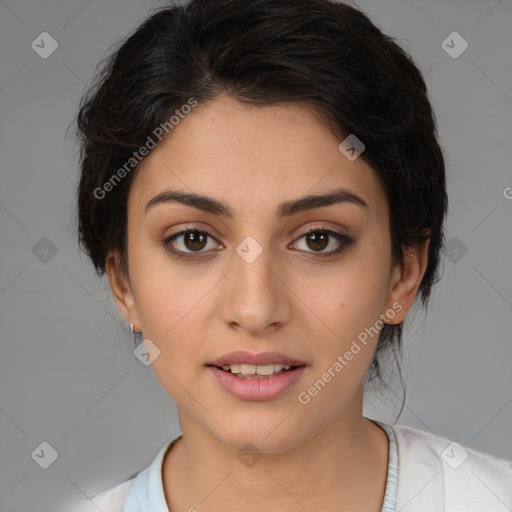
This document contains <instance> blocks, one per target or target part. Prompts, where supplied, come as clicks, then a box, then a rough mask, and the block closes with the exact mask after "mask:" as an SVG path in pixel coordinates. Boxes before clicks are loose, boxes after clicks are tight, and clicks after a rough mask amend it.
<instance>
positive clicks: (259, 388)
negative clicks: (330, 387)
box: [207, 366, 306, 400]
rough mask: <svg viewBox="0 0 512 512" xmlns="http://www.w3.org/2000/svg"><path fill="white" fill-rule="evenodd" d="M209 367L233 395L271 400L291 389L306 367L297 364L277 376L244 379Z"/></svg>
mask: <svg viewBox="0 0 512 512" xmlns="http://www.w3.org/2000/svg"><path fill="white" fill-rule="evenodd" d="M207 368H208V370H209V371H210V372H211V373H212V375H213V376H214V377H215V378H216V379H217V382H218V383H219V384H220V385H221V387H222V388H223V389H224V390H225V391H227V392H228V393H230V394H231V395H233V396H236V397H237V398H241V399H242V400H270V399H272V398H276V397H278V396H279V395H281V394H282V393H284V392H285V391H287V390H288V389H290V388H291V387H292V386H293V385H294V384H295V383H296V382H297V381H298V380H299V379H300V377H301V375H302V373H303V372H304V370H305V368H306V367H305V366H297V367H296V368H295V369H293V370H288V371H286V372H284V373H282V374H281V375H278V376H277V377H267V378H264V379H258V378H255V379H244V378H241V377H235V376H234V375H233V374H232V373H231V372H226V371H224V370H221V369H220V368H217V367H216V366H207Z"/></svg>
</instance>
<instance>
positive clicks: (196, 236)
mask: <svg viewBox="0 0 512 512" xmlns="http://www.w3.org/2000/svg"><path fill="white" fill-rule="evenodd" d="M189 241H191V243H192V246H191V244H189V243H188V242H189ZM205 241H206V237H205V236H204V234H202V233H201V232H199V231H190V232H189V233H188V235H187V236H186V237H185V245H186V246H187V249H190V250H192V251H193V250H200V249H203V248H204V245H205V244H204V242H205ZM197 244H199V245H200V247H197V246H196V245H197Z"/></svg>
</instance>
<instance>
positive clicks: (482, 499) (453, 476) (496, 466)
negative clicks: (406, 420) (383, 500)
mask: <svg viewBox="0 0 512 512" xmlns="http://www.w3.org/2000/svg"><path fill="white" fill-rule="evenodd" d="M393 431H394V433H395V438H396V441H397V449H398V487H397V505H398V507H397V509H398V510H402V509H403V512H409V511H412V510H418V509H419V508H422V509H423V510H435V507H439V506H442V507H443V508H441V510H446V511H447V512H448V511H459V510H466V511H468V512H469V511H475V512H477V511H480V510H493V511H496V512H498V511H502V510H503V511H509V510H510V509H511V507H512V462H511V461H508V460H505V459H501V458H499V457H496V456H494V455H490V454H487V453H484V452H481V451H479V450H476V449H473V448H470V447H468V446H465V445H464V444H459V443H457V442H455V441H453V440H450V439H448V438H446V437H442V436H438V435H436V434H433V433H430V432H425V431H422V430H418V429H416V428H412V427H407V426H405V425H393ZM418 507H419V508H418Z"/></svg>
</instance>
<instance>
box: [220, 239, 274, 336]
mask: <svg viewBox="0 0 512 512" xmlns="http://www.w3.org/2000/svg"><path fill="white" fill-rule="evenodd" d="M260 238H261V237H260ZM235 250H236V253H235V254H234V268H233V271H232V272H230V279H231V282H230V285H229V287H228V289H229V291H228V293H229V297H227V301H226V303H227V304H228V309H227V310H226V309H225V310H224V314H225V315H226V316H225V320H226V321H227V322H228V323H230V324H232V323H233V322H235V323H237V324H239V325H240V326H242V327H245V328H246V329H248V330H261V329H265V328H266V327H267V326H268V325H269V324H274V323H276V322H282V321H283V318H282V312H283V304H282V300H283V297H284V296H283V294H282V290H281V287H282V283H281V281H280V279H278V277H277V275H276V274H277V271H276V268H275V263H274V262H273V261H272V252H271V249H270V248H269V247H268V246H267V245H262V244H260V243H259V242H258V241H257V240H256V237H253V236H247V237H246V238H245V239H244V240H242V242H241V243H240V244H239V245H238V246H237V247H236V249H235Z"/></svg>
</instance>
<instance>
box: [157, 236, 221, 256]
mask: <svg viewBox="0 0 512 512" xmlns="http://www.w3.org/2000/svg"><path fill="white" fill-rule="evenodd" d="M180 238H183V240H181V241H180V242H179V243H175V241H176V240H179V239H180ZM208 238H211V239H212V240H213V237H212V236H211V235H210V233H208V231H203V230H199V229H186V230H184V231H180V232H179V233H176V234H174V235H172V236H170V237H167V238H166V239H165V240H163V242H162V245H163V246H164V248H165V250H166V251H168V252H170V253H171V254H172V255H173V256H174V257H176V258H184V259H186V260H189V259H191V258H193V257H194V253H199V252H204V251H203V249H205V247H207V245H208ZM212 245H213V247H210V248H215V247H219V246H218V244H217V245H216V244H212Z"/></svg>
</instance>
